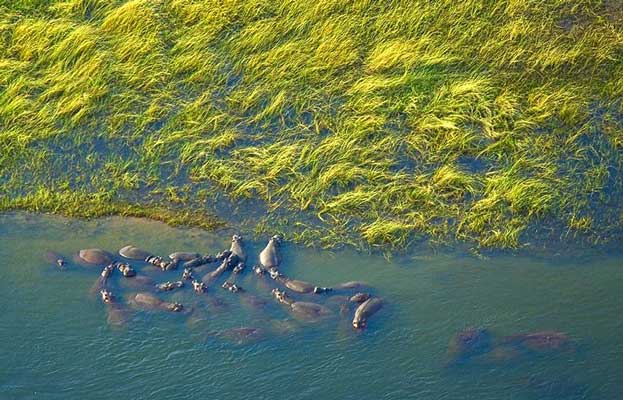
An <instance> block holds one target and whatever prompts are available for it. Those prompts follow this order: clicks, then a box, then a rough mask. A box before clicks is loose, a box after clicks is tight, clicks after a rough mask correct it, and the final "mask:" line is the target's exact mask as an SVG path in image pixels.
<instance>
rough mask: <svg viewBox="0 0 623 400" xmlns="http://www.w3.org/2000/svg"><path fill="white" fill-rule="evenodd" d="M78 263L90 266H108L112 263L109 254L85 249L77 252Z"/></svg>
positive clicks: (98, 250) (103, 251) (100, 250)
mask: <svg viewBox="0 0 623 400" xmlns="http://www.w3.org/2000/svg"><path fill="white" fill-rule="evenodd" d="M77 258H78V261H80V262H82V263H86V264H91V265H108V264H110V263H112V257H111V255H110V253H108V252H107V251H105V250H102V249H85V250H80V251H79V252H78V257H77Z"/></svg>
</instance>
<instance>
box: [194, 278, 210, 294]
mask: <svg viewBox="0 0 623 400" xmlns="http://www.w3.org/2000/svg"><path fill="white" fill-rule="evenodd" d="M192 284H193V291H194V292H195V293H199V294H200V293H205V292H207V291H208V287H207V286H206V285H205V283H203V282H199V281H197V280H193V281H192Z"/></svg>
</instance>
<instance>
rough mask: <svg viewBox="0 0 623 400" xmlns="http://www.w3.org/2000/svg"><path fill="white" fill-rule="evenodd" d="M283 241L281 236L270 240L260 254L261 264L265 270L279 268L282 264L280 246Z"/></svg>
mask: <svg viewBox="0 0 623 400" xmlns="http://www.w3.org/2000/svg"><path fill="white" fill-rule="evenodd" d="M281 242H282V239H281V237H280V236H279V235H275V236H273V237H271V238H270V240H269V241H268V244H267V245H266V247H264V250H262V252H261V253H260V264H261V265H262V266H263V267H265V268H270V267H278V266H279V264H280V263H281V258H280V256H279V245H280V244H281Z"/></svg>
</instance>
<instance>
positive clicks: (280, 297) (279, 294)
mask: <svg viewBox="0 0 623 400" xmlns="http://www.w3.org/2000/svg"><path fill="white" fill-rule="evenodd" d="M270 293H271V294H272V295H273V297H274V298H275V300H277V302H279V303H281V304H285V305H288V306H292V303H294V300H292V298H290V296H288V294H287V293H286V292H285V291H283V290H279V289H277V288H275V289H273V290H271V292H270Z"/></svg>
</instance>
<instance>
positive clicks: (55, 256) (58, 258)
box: [45, 251, 67, 269]
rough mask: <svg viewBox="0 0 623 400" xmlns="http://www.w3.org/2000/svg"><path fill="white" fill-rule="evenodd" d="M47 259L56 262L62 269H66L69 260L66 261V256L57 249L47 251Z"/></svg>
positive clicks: (52, 262) (51, 262)
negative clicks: (56, 250)
mask: <svg viewBox="0 0 623 400" xmlns="http://www.w3.org/2000/svg"><path fill="white" fill-rule="evenodd" d="M45 260H46V261H47V262H49V263H50V264H54V265H56V266H57V267H59V268H60V269H64V268H65V266H66V265H67V261H65V257H63V256H62V255H61V254H59V253H57V252H55V251H46V253H45Z"/></svg>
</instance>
